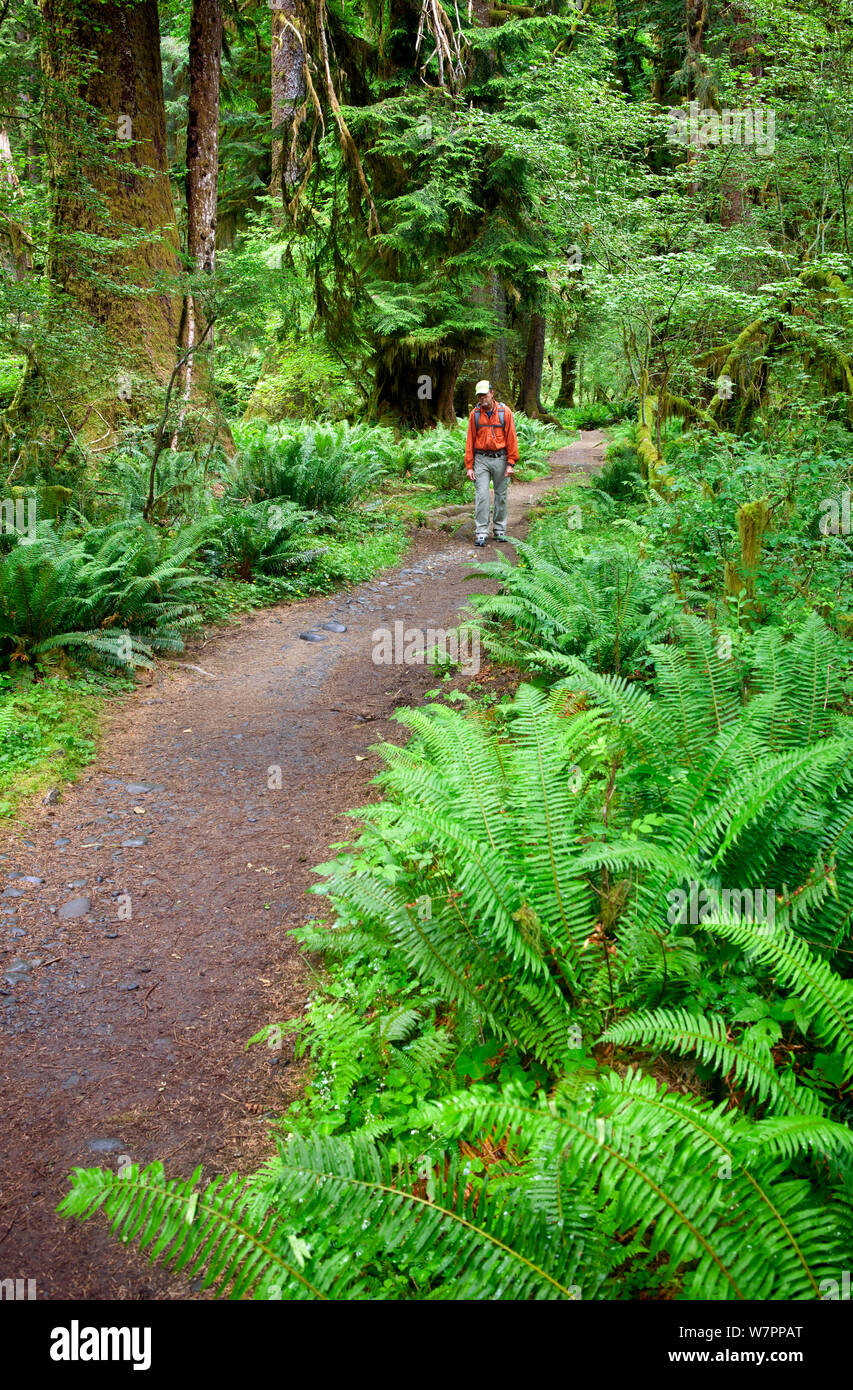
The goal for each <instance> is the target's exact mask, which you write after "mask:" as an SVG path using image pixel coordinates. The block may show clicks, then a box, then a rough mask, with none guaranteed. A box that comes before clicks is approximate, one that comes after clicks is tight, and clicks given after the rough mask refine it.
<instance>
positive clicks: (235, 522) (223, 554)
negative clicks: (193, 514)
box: [205, 502, 324, 580]
mask: <svg viewBox="0 0 853 1390" xmlns="http://www.w3.org/2000/svg"><path fill="white" fill-rule="evenodd" d="M310 519H311V514H310V513H308V512H304V511H303V510H302V508H301V507H298V506H297V505H296V503H295V502H279V503H272V502H258V503H254V504H253V505H252V506H249V507H240V508H237V507H229V508H228V509H227V510H226V511H224V512H223V513H222V514H221V515H220V516H218V517H217V518H216V521H215V524H214V526H213V527H212V529H211V532H210V545H211V549H210V550H209V551H207V552H205V553H206V556H207V557H208V558H209V557H211V556H216V557H217V558H218V560H219V563H220V567H221V568H222V570H224V572H225V573H227V574H229V575H231V576H232V577H233V578H235V579H243V580H247V579H251V577H252V575H253V574H255V573H259V574H266V575H270V574H284V573H286V572H287V571H290V570H296V569H302V568H305V567H306V566H308V565H310V563H311V562H312V560H314V559H316V558H317V557H318V556H319V555H321V554H323V553H324V551H323V549H318V548H316V547H315V548H311V547H310V546H307V545H306V525H307V523H308V522H309V521H310Z"/></svg>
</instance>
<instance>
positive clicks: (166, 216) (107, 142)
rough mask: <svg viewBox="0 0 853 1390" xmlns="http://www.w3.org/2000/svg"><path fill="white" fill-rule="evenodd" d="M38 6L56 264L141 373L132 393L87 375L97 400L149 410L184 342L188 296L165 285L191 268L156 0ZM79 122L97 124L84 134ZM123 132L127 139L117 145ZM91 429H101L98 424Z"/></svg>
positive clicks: (106, 408)
mask: <svg viewBox="0 0 853 1390" xmlns="http://www.w3.org/2000/svg"><path fill="white" fill-rule="evenodd" d="M41 3H42V13H43V18H44V43H43V50H42V67H43V70H44V75H45V82H46V100H45V132H46V138H47V151H48V162H49V167H50V191H51V232H50V244H49V250H48V272H49V276H50V279H51V281H52V282H53V283H54V285H56V286H57V287H58V288H59V289H61V290H62V291H64V292H65V293H66V294H68V295H70V296H71V298H72V300H73V301H75V302H76V304H77V306H78V307H79V309H80V310H82V311H83V315H84V320H86V321H88V322H94V323H95V324H99V325H101V326H102V327H103V329H104V331H105V334H106V337H107V339H108V341H109V342H110V343H111V344H112V346H113V348H114V350H115V353H116V355H120V360H121V361H122V363H123V365H124V366H125V367H128V368H129V369H130V370H131V371H132V373H133V376H134V384H133V391H132V393H131V394H130V395H128V394H124V395H122V394H121V393H120V392H119V391H118V390H117V389H116V384H115V379H114V378H113V379H110V378H107V379H101V380H96V381H90V382H89V383H88V384H87V391H88V393H89V399H90V400H91V399H97V403H98V406H99V408H100V409H101V411H102V413H105V414H106V415H107V416H108V417H109V418H110V420H111V421H114V420H115V418H116V413H117V410H118V407H119V406H120V404H121V403H122V402H123V401H124V402H128V403H130V404H131V407H132V409H134V411H138V410H139V409H140V408H143V407H145V406H148V407H149V408H150V406H151V404H152V398H153V396H154V394H155V388H156V396H157V398H158V399H159V397H160V388H161V387H162V386H164V385H165V383H166V382H168V380H169V378H170V376H171V373H172V369H173V367H174V364H175V361H176V354H177V348H178V343H179V327H180V318H181V297H180V294H179V293H178V292H177V291H176V289H171V288H170V287H169V286H168V284H166V285H164V284H163V283H162V282H163V280H164V279H165V280H166V281H169V280H171V281H172V282H173V283H175V284H177V281H178V277H179V276H180V275H181V272H182V266H181V261H180V254H179V248H180V244H179V238H178V228H177V223H176V220H175V208H174V203H173V200H172V190H171V186H170V183H169V173H168V166H167V159H166V114H165V105H164V99H163V73H162V67H161V63H160V32H159V24H158V14H157V3H156V0H112V2H110V0H107V3H103V4H99V5H97V6H95V7H92V8H86V7H84V6H83V5H82V4H80V3H79V0H41ZM81 98H82V101H83V102H85V103H86V106H85V107H83V106H81V102H80V99H81ZM81 125H85V126H86V127H87V129H88V139H86V140H84V139H82V138H81ZM117 139H118V140H119V141H120V142H124V144H123V145H122V144H119V145H118V146H117V145H116V144H115V141H116V140H117ZM127 142H130V143H129V144H128V143H127ZM105 147H106V155H107V157H104V155H103V154H102V150H104V148H105ZM93 191H94V192H95V194H97V198H98V200H99V202H100V206H99V205H98V202H97V201H96V200H95V199H93V197H92V192H93ZM121 233H125V234H127V233H130V234H131V235H132V236H133V238H134V240H133V241H132V242H131V244H127V245H124V246H122V247H120V248H119V249H118V250H112V249H108V250H106V251H105V252H104V253H103V254H96V253H94V252H93V250H92V242H91V238H92V237H93V236H103V237H112V238H115V237H116V235H117V234H121ZM140 234H141V235H140ZM109 281H112V282H113V283H109ZM115 284H117V285H119V286H121V287H123V288H124V289H125V292H124V293H122V292H121V290H120V289H116V288H114V287H113V286H114V285H115ZM98 371H100V372H102V371H103V359H101V360H100V361H99V364H98V368H96V369H95V374H96V375H97V374H98ZM94 426H95V428H97V430H99V431H101V430H102V428H103V426H102V424H101V423H100V422H99V421H95V422H94Z"/></svg>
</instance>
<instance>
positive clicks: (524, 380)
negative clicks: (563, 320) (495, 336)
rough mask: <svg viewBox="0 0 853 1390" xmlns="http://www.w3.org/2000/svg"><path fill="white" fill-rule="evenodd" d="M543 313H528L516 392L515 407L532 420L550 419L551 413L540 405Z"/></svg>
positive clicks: (543, 359) (544, 325) (543, 336)
mask: <svg viewBox="0 0 853 1390" xmlns="http://www.w3.org/2000/svg"><path fill="white" fill-rule="evenodd" d="M545 328H546V324H545V315H544V314H540V313H538V312H537V311H536V310H534V312H533V313H532V314H531V315H530V328H529V331H528V334H527V352H526V354H525V357H524V369H523V372H522V376H521V390H520V391H519V393H518V402H517V408H518V409H519V410H521V411H523V412H524V414H525V415H528V416H530V417H531V418H532V419H534V420H552V421H554V423H555V424H557V423H558V422H557V421H555V420H554V417H553V416H552V415H549V414H548V412H547V411H546V410H545V409H544V408H543V406H542V400H541V396H542V369H543V367H544V365H545Z"/></svg>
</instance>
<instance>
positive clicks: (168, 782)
mask: <svg viewBox="0 0 853 1390" xmlns="http://www.w3.org/2000/svg"><path fill="white" fill-rule="evenodd" d="M603 453H604V436H603V435H602V434H601V433H600V432H592V431H590V432H587V433H584V434H582V436H581V438H580V439H579V440H578V441H577V442H576V443H574V444H572V445H571V446H569V447H568V448H566V449H561V450H558V451H557V452H556V453H555V454H552V455H551V459H550V463H551V467H552V474H551V476H550V477H549V478H544V479H537V480H535V481H533V482H529V483H527V482H516V483H513V485H512V486H511V488H510V512H509V533H510V535H511V536H512V535H514V536H518V537H522V538H523V536H524V535H525V534H526V526H527V523H526V517H527V514H528V512H529V510H530V508H531V505H532V504H535V502H536V500H537V499H538V498H540V497H541V496H542V494H543V493H545V492H547V491H549V490H551V489H553V488H554V486H555V485H558V484H561V483H562V482H564V481H565V480H567V478H568V476H569V475H570V474H572V473H575V472H578V473H583V472H591V471H593V470H595V469H597V468H598V467H600V465H601V462H602V460H603ZM455 520H459V518H456V519H455ZM499 550H500V551H503V553H504V554H506V555H507V556H508V557H511V556H512V549H511V547H509V546H504V547H502V546H498V545H496V544H494V543H493V542H491V541H490V542H489V543H488V545H487V546H486V548H485V549H484V550H480V551H476V550H475V549H474V547H473V525H472V522H471V520H470V519H468V520H465V519H464V517H463V518H462V519H461V524H460V525H459V527H458V529H456V530H455V531H454V532H452V533H448V532H447V531H443V530H441V529H435V528H434V527H432V526H430V527H427V528H422V529H419V530H418V531H416V532H414V534H413V537H412V544H411V547H410V549H409V552H408V554H407V556H406V557H405V561H404V563H403V564H401V565H399V566H397V567H396V568H395V569H393V570H389V571H387V572H386V573H384V574H382V575H381V576H378V577H377V578H376V579H375V580H373V581H371V582H370V583H367V584H362V585H360V586H358V587H357V588H353V589H350V590H347V591H344V592H340V593H338V594H336V595H325V596H315V597H313V598H310V599H307V600H305V601H303V602H300V603H295V604H288V605H282V606H279V607H276V608H270V609H267V610H265V611H263V612H260V613H258V614H256V615H253V616H251V617H249V618H247V619H245V620H243V621H241V622H240V624H239V625H237V626H234V627H231V628H225V629H223V630H219V631H217V632H216V633H215V634H213V635H212V636H209V637H208V638H207V639H206V641H204V642H203V643H201V642H200V643H197V644H196V645H195V646H193V647H191V648H188V649H187V651H186V653H185V654H184V655H183V656H182V658H181V660H180V661H174V662H172V661H166V662H163V663H161V664H160V665H159V666H158V668H157V671H156V673H155V674H154V675H153V678H152V679H151V681H150V683H148V684H146V683H144V681H143V683H142V684H140V686H139V687H138V688H137V690H136V691H135V692H134V693H133V694H131V695H129V696H127V697H125V698H122V699H120V700H118V701H117V702H116V704H115V705H114V706H113V707H112V713H111V714H110V716H109V720H108V728H107V731H106V734H105V737H104V738H103V740H102V744H101V749H100V753H99V755H98V757H97V760H96V761H95V762H94V763H92V764H91V766H90V768H89V769H88V770H87V771H86V772H85V773H84V774H83V775H82V777H81V778H80V780H79V781H78V783H77V784H76V785H74V786H72V787H68V788H67V789H66V791H65V793H64V795H63V797H62V799H61V801H59V803H58V804H56V805H52V806H49V805H45V804H43V803H41V802H39V803H38V805H36V806H30V807H29V808H28V809H27V810H26V811H25V812H24V813H23V814H22V815H21V816H20V817H19V819H18V822H17V824H16V825H15V827H14V830H13V831H12V832H11V833H8V834H7V835H6V839H5V844H2V848H0V877H1V878H2V881H3V891H2V893H1V894H0V970H2V971H3V972H4V974H3V977H2V979H0V1026H2V1029H3V1033H4V1038H5V1041H4V1044H3V1063H2V1073H3V1075H2V1080H0V1104H2V1114H3V1117H4V1123H3V1133H2V1138H0V1279H5V1278H24V1279H34V1280H35V1281H36V1292H37V1297H38V1298H41V1299H64V1298H77V1299H118V1298H122V1299H162V1298H186V1297H187V1285H186V1283H185V1282H183V1281H182V1280H179V1279H174V1278H172V1277H171V1276H170V1275H169V1274H167V1273H165V1272H163V1271H161V1270H159V1269H155V1268H152V1267H151V1266H150V1265H148V1264H147V1263H146V1262H144V1261H143V1260H142V1259H140V1257H139V1255H138V1253H137V1252H136V1251H134V1250H133V1249H132V1248H128V1249H124V1248H123V1247H122V1246H121V1245H120V1244H119V1243H118V1242H117V1241H116V1240H115V1239H114V1238H113V1237H112V1236H110V1234H109V1232H108V1229H107V1227H106V1223H105V1222H104V1221H102V1220H99V1221H93V1222H92V1223H87V1224H86V1225H84V1226H79V1225H77V1224H76V1223H69V1222H66V1221H61V1220H60V1219H59V1218H58V1217H57V1216H56V1215H55V1207H56V1204H57V1202H58V1201H59V1199H60V1197H61V1196H62V1195H63V1193H64V1192H65V1190H66V1188H67V1183H66V1176H67V1174H68V1173H69V1171H70V1170H71V1169H72V1168H74V1167H81V1166H85V1167H88V1166H93V1165H100V1166H110V1167H113V1168H120V1167H121V1166H122V1163H123V1162H124V1163H126V1162H127V1161H131V1162H134V1163H140V1164H144V1163H148V1162H150V1161H152V1160H153V1159H160V1160H162V1161H163V1162H164V1163H165V1166H166V1169H167V1173H168V1174H169V1175H170V1176H173V1177H178V1176H188V1175H189V1173H190V1172H191V1171H192V1169H193V1167H194V1166H195V1165H196V1164H203V1165H204V1169H205V1176H206V1177H208V1178H209V1177H211V1176H213V1175H214V1174H215V1173H231V1172H243V1173H249V1172H252V1171H253V1170H255V1169H256V1168H258V1167H259V1166H260V1164H261V1163H262V1162H263V1161H264V1159H265V1158H266V1157H268V1156H269V1154H270V1151H271V1134H270V1120H273V1119H274V1118H275V1117H276V1116H279V1115H281V1114H282V1113H283V1112H284V1110H285V1109H286V1108H287V1106H288V1105H289V1103H290V1102H291V1101H292V1100H294V1099H295V1098H296V1096H297V1095H298V1091H299V1080H300V1072H301V1067H300V1065H299V1064H298V1063H295V1062H294V1060H293V1051H292V1041H291V1040H290V1039H287V1038H286V1039H285V1043H284V1048H283V1050H282V1051H278V1052H274V1051H270V1050H269V1049H268V1048H267V1047H266V1046H264V1045H263V1044H261V1045H259V1046H255V1047H252V1048H250V1049H248V1050H246V1042H247V1040H248V1038H250V1037H251V1036H252V1035H253V1034H254V1033H256V1032H257V1031H258V1030H259V1029H260V1028H262V1027H263V1026H264V1025H265V1024H268V1023H278V1022H283V1021H284V1020H285V1019H289V1018H293V1017H294V1016H296V1015H297V1014H299V1013H300V1012H301V1011H302V1009H303V1008H304V1006H305V1003H306V1001H307V998H308V995H309V993H310V991H311V988H312V984H313V976H312V965H311V963H310V962H309V961H307V960H306V958H305V956H304V955H303V954H302V953H301V952H300V950H299V948H298V947H297V945H296V943H295V942H294V941H293V940H292V938H291V937H289V936H287V935H286V932H287V930H288V929H289V928H291V927H294V926H297V925H299V924H301V923H303V922H304V921H306V920H308V919H309V918H310V917H312V916H314V915H317V914H318V913H319V912H321V911H322V908H323V906H324V902H323V900H322V899H318V898H316V897H315V896H312V895H309V889H310V887H311V885H312V884H313V883H316V882H317V877H316V875H315V874H314V873H313V871H312V870H313V866H314V865H315V864H318V863H320V862H322V861H323V860H324V859H327V858H329V851H330V846H331V845H332V844H334V843H335V842H337V841H342V840H346V839H349V838H351V837H352V835H353V834H354V833H355V832H356V830H357V826H356V824H355V823H354V822H353V821H352V820H351V819H346V818H345V815H344V813H345V812H346V811H348V810H349V809H350V808H351V807H353V806H359V805H363V804H365V803H366V802H367V801H369V800H372V799H373V798H374V797H375V796H376V795H377V789H376V788H374V787H371V785H370V782H371V778H372V777H373V776H374V775H375V774H376V772H377V771H378V770H379V767H380V759H379V758H378V756H377V755H376V754H375V753H372V752H371V751H370V747H371V745H373V744H377V743H379V742H380V741H382V740H388V741H393V742H400V741H402V740H403V738H404V737H405V731H404V730H403V729H402V728H401V726H400V725H399V724H397V723H395V722H392V721H391V715H392V714H393V712H394V710H395V709H396V708H397V707H398V706H400V705H417V704H420V703H422V701H423V697H424V694H425V692H426V691H427V690H428V689H430V688H431V687H434V686H435V685H436V675H435V673H434V671H433V669H432V668H431V667H430V666H423V665H421V666H418V665H388V666H385V665H375V664H374V662H373V660H372V648H373V644H372V640H371V634H372V633H373V632H374V630H375V629H376V628H377V627H382V626H384V627H389V628H390V629H391V630H392V631H393V626H394V623H395V622H402V623H403V624H405V625H406V626H415V627H418V628H422V629H428V628H445V629H448V628H451V627H453V626H454V625H455V624H457V623H458V622H459V621H460V609H462V608H463V607H464V604H465V599H466V596H467V594H468V593H469V592H471V588H472V585H471V579H470V577H469V572H468V567H469V565H470V564H471V562H472V561H474V560H482V559H491V558H494V555H495V553H496V552H497V551H499ZM476 586H477V588H478V589H479V590H481V591H482V590H483V589H484V588H486V587H488V585H487V582H486V581H484V580H483V579H479V580H477V581H476ZM332 620H337V621H338V622H339V623H341V624H344V625H345V626H346V631H345V632H343V633H334V632H331V631H328V630H323V629H322V628H320V629H319V630H320V631H321V633H322V640H321V641H317V642H307V641H304V640H301V639H300V633H303V632H305V631H308V630H312V629H314V628H315V627H317V626H318V625H320V624H322V623H326V622H330V621H332ZM482 674H483V673H481V676H480V678H481V679H482ZM456 683H457V684H464V681H459V682H456ZM276 768H278V769H280V772H281V775H280V778H279V777H278V776H277V774H276V772H275V769H276ZM271 769H272V772H271ZM279 780H280V783H281V786H280V788H277V787H276V786H275V785H273V787H270V783H271V782H272V783H273V784H275V783H276V782H277V781H279Z"/></svg>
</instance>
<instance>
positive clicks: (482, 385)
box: [474, 381, 492, 396]
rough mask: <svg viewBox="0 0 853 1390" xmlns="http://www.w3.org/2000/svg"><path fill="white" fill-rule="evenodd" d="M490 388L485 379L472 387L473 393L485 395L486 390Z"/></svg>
mask: <svg viewBox="0 0 853 1390" xmlns="http://www.w3.org/2000/svg"><path fill="white" fill-rule="evenodd" d="M491 389H492V388H491V386H490V385H489V383H488V382H487V381H478V382H477V385H476V386H475V387H474V395H475V396H485V395H486V393H487V392H488V391H491Z"/></svg>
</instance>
